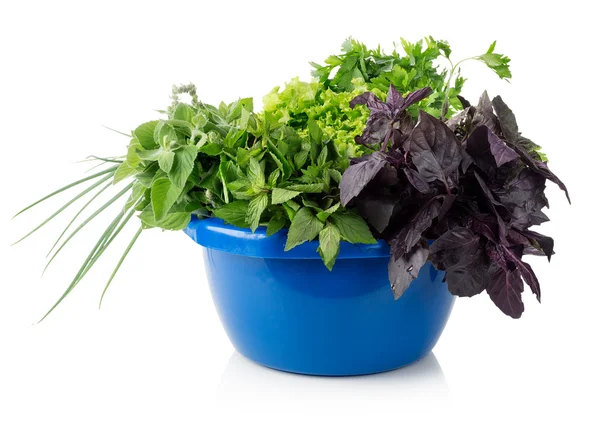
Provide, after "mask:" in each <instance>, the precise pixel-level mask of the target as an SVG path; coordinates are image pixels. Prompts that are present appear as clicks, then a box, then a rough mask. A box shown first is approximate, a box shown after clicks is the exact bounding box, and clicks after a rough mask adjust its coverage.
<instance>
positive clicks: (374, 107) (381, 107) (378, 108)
mask: <svg viewBox="0 0 600 436" xmlns="http://www.w3.org/2000/svg"><path fill="white" fill-rule="evenodd" d="M357 104H363V105H365V106H367V107H368V108H369V109H370V110H371V112H382V111H383V112H386V111H388V109H387V106H386V104H385V103H384V102H382V101H381V100H379V98H378V97H376V96H375V94H373V93H372V92H364V93H362V94H361V95H358V96H356V97H354V98H353V99H352V100H351V101H350V108H352V109H354V107H355V106H356V105H357Z"/></svg>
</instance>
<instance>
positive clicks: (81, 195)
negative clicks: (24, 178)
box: [12, 174, 111, 245]
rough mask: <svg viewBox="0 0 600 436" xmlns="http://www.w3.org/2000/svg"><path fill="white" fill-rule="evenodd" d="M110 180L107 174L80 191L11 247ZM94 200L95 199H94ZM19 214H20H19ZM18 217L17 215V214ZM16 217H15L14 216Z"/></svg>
mask: <svg viewBox="0 0 600 436" xmlns="http://www.w3.org/2000/svg"><path fill="white" fill-rule="evenodd" d="M110 178H111V175H110V174H108V175H106V176H105V177H103V178H102V179H100V180H99V181H97V182H96V183H94V184H93V185H91V186H89V187H87V188H86V189H84V190H83V191H81V192H80V193H79V194H77V195H76V196H75V197H73V198H72V199H71V200H69V201H68V202H66V203H65V204H64V205H63V206H62V207H61V208H59V209H58V210H57V211H56V212H54V213H53V214H52V215H50V216H49V217H48V218H46V219H45V220H44V221H43V222H42V223H41V224H39V225H38V226H37V227H36V228H34V229H33V230H31V231H30V232H29V233H27V234H26V235H25V236H23V237H22V238H21V239H19V240H18V241H16V242H14V243H13V244H12V245H15V244H17V243H19V242H21V241H22V240H23V239H25V238H27V237H28V236H30V235H32V234H33V233H35V232H37V231H38V230H39V229H41V228H42V227H43V226H45V225H46V224H47V223H48V222H50V221H51V220H52V219H53V218H54V217H56V216H57V215H58V214H60V213H61V212H62V211H64V210H65V209H66V208H68V207H69V206H70V205H71V204H73V203H75V202H76V201H77V200H79V199H80V198H81V197H83V196H84V195H86V194H87V193H88V192H90V191H92V190H94V189H95V188H97V187H98V186H100V185H101V184H102V183H104V182H106V181H107V180H108V179H110ZM102 190H103V188H101V190H100V191H102ZM94 198H95V197H94ZM19 213H21V212H19ZM17 215H18V214H17ZM15 216H16V215H15Z"/></svg>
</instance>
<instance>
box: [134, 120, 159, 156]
mask: <svg viewBox="0 0 600 436" xmlns="http://www.w3.org/2000/svg"><path fill="white" fill-rule="evenodd" d="M158 123H159V121H148V122H147V123H144V124H141V125H139V126H138V127H137V128H136V129H135V130H134V131H133V136H134V137H135V138H136V139H137V140H138V141H139V143H140V145H141V146H142V147H144V148H145V149H146V150H152V149H153V148H156V147H157V146H158V144H157V143H156V141H154V129H156V125H157V124H158Z"/></svg>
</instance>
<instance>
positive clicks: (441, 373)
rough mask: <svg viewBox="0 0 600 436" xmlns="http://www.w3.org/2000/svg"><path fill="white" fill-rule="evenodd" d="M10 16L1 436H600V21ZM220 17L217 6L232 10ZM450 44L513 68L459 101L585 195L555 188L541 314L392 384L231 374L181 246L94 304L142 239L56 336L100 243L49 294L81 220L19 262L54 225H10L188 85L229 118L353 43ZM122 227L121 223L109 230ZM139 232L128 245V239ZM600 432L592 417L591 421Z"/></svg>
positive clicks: (167, 12) (585, 9)
mask: <svg viewBox="0 0 600 436" xmlns="http://www.w3.org/2000/svg"><path fill="white" fill-rule="evenodd" d="M532 3H537V2H525V1H520V2H515V3H511V2H508V1H502V2H499V1H497V2H493V3H492V2H489V3H488V2H483V1H478V2H469V1H462V2H450V1H446V2H444V3H439V4H438V3H436V2H433V1H429V2H403V1H394V2H376V1H371V2H361V3H358V2H351V1H343V2H335V3H334V2H325V1H322V0H321V1H318V2H313V1H306V0H302V1H297V2H279V3H277V4H278V6H275V5H269V4H265V3H264V2H257V1H246V2H231V1H228V2H225V1H224V2H202V1H197V2H187V3H183V2H177V1H169V2H149V1H146V2H140V3H135V4H134V3H130V2H126V1H119V2H110V1H102V2H95V4H92V3H91V2H73V3H66V2H62V1H51V2H28V1H19V2H16V1H15V2H3V3H2V6H0V50H1V55H0V78H1V79H0V131H1V134H0V141H1V147H2V152H1V155H0V163H1V167H2V177H1V179H0V180H1V188H0V194H1V196H2V200H1V202H0V204H1V206H0V215H1V216H0V220H1V221H0V256H1V259H2V261H1V263H0V265H1V267H0V268H1V270H0V280H1V281H0V434H1V435H7V436H17V435H37V434H61V435H97V434H98V435H99V434H103V435H104V434H106V435H108V434H110V435H154V434H156V435H167V434H168V435H192V434H201V435H221V434H223V435H228V434H241V433H242V432H243V434H265V435H271V434H277V435H281V434H285V435H290V434H303V435H304V434H315V435H321V434H348V435H354V434H369V435H371V434H437V433H438V432H440V431H443V432H444V434H461V435H467V434H476V435H493V434H516V435H520V434H547V433H548V432H550V431H553V432H554V431H555V432H556V434H572V435H592V434H600V425H599V424H598V420H597V412H598V406H599V402H600V401H599V399H598V391H599V388H600V383H599V376H598V371H599V368H600V359H599V358H598V345H599V341H598V333H600V322H599V321H598V319H599V316H598V311H599V306H600V292H599V291H600V285H599V279H598V268H599V264H598V246H599V244H600V241H599V238H598V228H599V227H598V219H597V217H598V212H597V211H598V198H599V192H600V191H599V189H600V188H599V187H598V182H597V180H598V164H597V160H598V146H600V144H599V140H598V115H599V114H600V98H599V97H600V95H599V92H598V80H599V79H598V74H599V71H598V69H599V64H598V47H597V42H598V39H599V38H598V37H599V36H600V35H599V32H598V24H597V15H596V13H594V12H593V10H592V9H591V6H587V5H591V4H592V2H587V1H576V0H572V1H569V2H552V1H546V2H539V6H538V5H535V6H534V5H533V4H532ZM215 4H217V5H215ZM430 34H431V35H433V36H434V37H436V38H444V39H448V40H449V41H450V42H451V45H452V47H453V48H454V54H453V56H454V58H455V59H462V58H463V57H467V56H471V55H476V54H480V53H482V52H484V51H485V50H486V49H487V47H488V45H489V44H490V42H491V41H493V40H494V39H497V40H498V46H497V48H498V50H499V51H500V52H502V53H505V54H507V55H509V56H510V57H511V58H512V71H513V75H514V79H513V80H512V84H508V83H504V82H501V81H500V80H499V79H497V78H496V77H495V75H494V74H493V73H492V72H490V71H488V70H487V69H486V68H485V67H484V66H483V65H481V64H479V63H477V62H474V63H468V64H465V66H464V70H463V72H464V74H465V75H466V76H467V77H468V78H469V80H468V82H467V84H466V86H465V90H464V95H465V96H466V97H467V98H469V99H471V100H472V101H473V100H475V101H476V99H477V97H478V96H479V94H480V93H481V91H483V89H486V88H487V90H488V91H489V92H490V94H493V95H495V94H498V93H500V94H502V96H503V97H504V100H505V101H506V102H508V104H509V105H510V106H511V107H512V108H513V110H514V111H515V112H516V114H517V117H518V120H519V124H520V127H521V130H523V132H524V133H525V134H526V135H527V136H529V137H531V138H533V139H534V140H536V141H537V142H539V143H540V144H543V146H544V150H545V151H546V152H547V154H548V156H549V157H550V160H551V162H550V164H551V168H552V169H553V170H554V171H555V172H556V173H557V174H558V175H559V176H560V177H561V178H562V179H563V181H564V182H565V183H566V184H567V185H568V187H569V189H570V191H571V197H572V200H573V205H572V206H569V205H568V204H567V202H566V200H565V198H564V196H563V195H562V193H561V192H560V191H559V190H558V189H556V188H555V187H554V186H550V187H549V188H548V196H549V199H550V202H551V205H552V208H551V210H550V211H549V212H548V213H549V215H550V217H551V218H552V222H551V223H548V224H546V225H544V226H543V229H542V231H543V232H544V233H547V234H549V235H551V236H553V237H554V238H555V240H556V246H555V250H556V256H555V257H554V258H553V259H552V263H551V264H548V263H547V262H546V261H544V260H543V259H538V258H536V259H532V260H531V263H533V264H534V268H535V270H536V271H537V274H538V276H539V278H540V282H541V284H542V292H543V299H542V301H543V304H542V305H539V304H537V302H536V301H535V299H534V298H533V295H531V294H529V293H526V295H525V304H526V311H525V314H524V316H523V317H522V319H520V320H512V319H510V318H508V317H505V316H504V315H502V314H501V313H500V311H499V310H498V309H497V308H496V307H495V306H494V305H493V303H492V302H491V301H490V300H489V299H488V298H487V296H485V295H481V296H478V297H475V298H472V299H461V300H459V301H457V304H456V306H455V309H454V313H453V314H452V317H451V319H450V322H449V324H448V326H447V328H446V331H445V333H444V335H443V336H442V338H441V340H440V342H439V344H438V345H437V347H436V348H435V350H434V354H433V355H430V356H429V357H427V358H426V359H425V360H423V361H422V362H420V363H418V364H415V365H414V366H411V367H408V368H405V369H402V370H399V371H395V372H391V373H387V374H381V375H377V376H368V377H358V378H337V379H327V378H314V377H305V376H296V375H290V374H284V373H279V372H276V371H272V370H268V369H264V368H261V367H259V366H257V365H254V364H253V363H250V362H248V361H246V360H245V359H244V358H243V357H241V356H239V355H238V354H236V353H235V352H234V350H233V348H232V346H231V345H230V343H229V341H228V339H227V337H226V336H225V334H224V332H223V330H222V328H221V326H220V323H219V321H218V318H217V316H216V313H215V311H214V307H213V304H212V301H211V298H210V295H209V292H208V289H207V286H206V280H205V275H204V271H203V266H202V263H201V256H200V250H199V248H198V246H196V245H195V244H194V243H192V242H191V241H190V240H189V239H188V238H187V237H186V236H185V235H184V234H183V233H161V232H160V231H148V232H145V233H147V234H144V235H143V237H142V238H141V239H140V240H139V243H138V245H137V246H136V247H135V249H134V251H133V252H132V253H131V255H130V257H129V258H128V260H127V261H126V263H125V264H124V266H123V268H122V270H121V273H120V274H119V275H118V276H117V278H116V279H115V281H114V283H113V286H112V288H111V289H109V291H108V294H107V296H106V298H105V300H104V305H103V308H102V310H101V311H99V310H98V309H97V303H98V299H99V296H100V292H101V290H102V288H103V285H104V282H105V280H106V278H107V276H108V274H109V273H110V270H111V267H112V266H113V265H114V263H115V262H116V260H117V258H118V256H119V255H120V250H122V249H123V248H124V245H125V243H126V241H125V240H126V239H127V238H124V239H123V240H122V241H121V245H120V246H116V247H113V250H112V251H110V252H109V253H108V255H107V256H106V257H107V259H105V261H104V262H103V263H101V264H100V265H98V267H97V268H96V269H94V270H93V271H92V273H90V275H89V276H88V278H87V279H86V280H85V281H84V282H82V283H81V285H80V286H79V287H78V288H77V289H76V290H75V291H74V292H73V293H72V294H71V295H70V296H69V297H68V298H67V299H66V300H65V301H64V303H63V304H62V305H61V306H60V307H59V308H58V309H57V310H56V311H55V312H54V313H53V314H52V315H51V316H50V317H49V318H48V319H47V320H46V321H44V322H43V323H41V324H38V325H35V322H36V321H37V320H38V319H39V318H40V316H41V315H43V314H44V313H45V311H46V310H47V309H48V308H49V307H50V306H51V305H52V303H54V301H55V300H56V299H57V298H58V297H59V296H60V295H61V294H62V292H63V290H64V289H65V287H66V285H67V284H68V282H69V281H70V278H71V277H72V275H73V274H74V273H75V272H76V270H77V269H78V268H79V264H80V262H82V261H83V259H84V257H85V256H86V255H87V251H86V250H89V249H90V248H91V245H93V243H94V241H95V238H97V237H98V231H99V230H100V227H98V226H96V227H93V228H92V229H91V230H89V231H88V232H85V234H81V235H80V236H79V237H77V239H76V240H75V242H74V244H73V246H72V247H71V248H70V249H68V250H66V251H65V252H64V255H63V256H62V257H61V258H59V259H58V261H57V262H56V264H54V266H53V267H51V269H50V270H49V271H48V272H47V273H46V275H45V276H44V278H43V279H42V278H40V273H41V271H42V269H43V266H44V264H45V258H44V256H45V253H46V252H47V250H48V249H49V248H50V246H51V245H52V242H53V240H54V238H56V236H57V235H58V233H60V231H61V225H64V224H65V223H66V221H65V219H67V220H68V217H67V216H64V217H62V220H61V221H60V222H58V223H54V224H50V225H48V226H47V227H46V228H45V229H44V231H43V232H40V233H39V234H36V235H35V236H34V237H31V238H30V239H28V240H26V241H25V242H23V243H22V244H19V245H17V246H15V247H12V248H11V247H9V245H10V243H11V242H13V241H14V240H15V239H17V237H18V236H21V235H22V234H24V233H25V232H26V231H27V230H29V229H30V228H31V227H32V226H33V225H35V224H37V222H38V221H41V219H42V218H45V216H47V215H48V214H50V213H51V212H53V210H54V209H55V208H57V207H58V205H59V204H61V203H60V200H59V202H54V203H51V204H44V205H43V206H40V207H39V208H38V209H37V210H36V211H32V212H31V213H28V214H26V215H24V216H22V217H19V219H17V220H13V221H11V220H10V218H11V217H12V215H13V214H14V213H15V212H16V211H17V210H19V209H20V208H21V207H22V206H24V205H26V204H28V203H30V202H32V201H33V200H35V199H37V198H39V197H41V196H42V195H43V194H45V193H47V192H49V191H50V190H51V189H54V188H57V187H59V186H62V185H64V184H66V183H68V182H70V181H72V180H74V179H76V178H78V177H79V176H80V175H81V174H82V173H83V172H84V171H85V170H86V169H87V167H86V166H85V165H84V164H77V163H75V162H76V161H78V160H81V159H84V158H85V157H86V156H88V155H90V154H100V155H119V154H122V152H123V150H124V146H125V144H126V140H125V138H123V137H121V136H120V135H118V134H115V133H113V132H111V131H109V130H106V129H104V128H103V127H102V125H107V126H110V127H113V128H115V129H118V130H122V131H129V130H131V129H133V128H135V127H136V126H137V125H138V124H139V123H141V122H143V121H146V120H150V119H154V118H156V114H155V112H153V109H160V108H164V107H165V106H166V105H167V104H168V97H169V94H170V89H171V85H172V84H174V83H188V82H190V81H192V82H194V83H196V84H197V85H198V88H199V95H200V97H201V99H203V100H205V101H207V102H213V103H218V102H219V101H220V100H226V101H229V100H233V99H236V98H238V97H246V96H253V97H255V98H256V99H257V101H260V97H261V96H262V95H263V94H265V93H266V92H268V91H269V90H270V89H271V88H272V87H273V86H275V85H277V84H282V83H283V82H284V81H286V80H288V79H290V78H291V77H293V76H297V75H300V77H301V78H302V79H309V77H310V75H309V74H310V67H309V65H308V61H311V60H312V61H322V60H323V59H324V58H325V57H326V56H328V55H329V54H333V53H338V49H339V46H340V44H341V43H342V41H343V40H344V39H345V38H346V37H347V36H349V35H352V36H354V37H356V38H358V39H361V40H364V41H365V42H366V43H368V44H369V45H376V44H378V43H381V44H382V45H383V46H384V47H385V48H388V49H390V48H391V47H392V43H393V42H394V41H398V40H399V37H400V36H403V37H404V38H407V39H409V40H414V39H417V38H420V37H422V36H426V35H430ZM108 217H109V215H108V214H107V215H105V219H106V218H108ZM134 231H135V229H134V227H133V226H132V227H131V228H130V229H129V235H131V234H132V233H133V232H134ZM594 415H596V418H595V417H594Z"/></svg>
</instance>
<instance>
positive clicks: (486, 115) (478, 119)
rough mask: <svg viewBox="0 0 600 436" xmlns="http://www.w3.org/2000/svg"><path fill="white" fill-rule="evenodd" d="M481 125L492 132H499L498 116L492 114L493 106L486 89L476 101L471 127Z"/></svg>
mask: <svg viewBox="0 0 600 436" xmlns="http://www.w3.org/2000/svg"><path fill="white" fill-rule="evenodd" d="M481 126H486V127H487V128H488V129H490V130H491V131H492V132H494V133H497V134H500V126H499V123H498V118H496V115H494V108H493V107H492V102H491V101H490V97H489V96H488V93H487V91H484V93H483V94H481V97H480V98H479V103H477V107H476V108H475V113H474V114H473V122H472V127H473V129H476V128H477V127H481Z"/></svg>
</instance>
